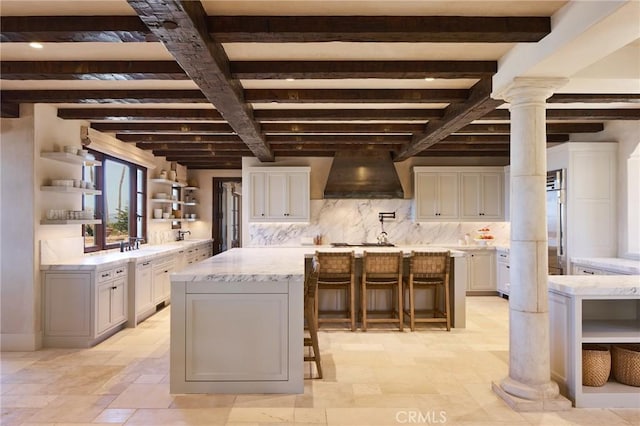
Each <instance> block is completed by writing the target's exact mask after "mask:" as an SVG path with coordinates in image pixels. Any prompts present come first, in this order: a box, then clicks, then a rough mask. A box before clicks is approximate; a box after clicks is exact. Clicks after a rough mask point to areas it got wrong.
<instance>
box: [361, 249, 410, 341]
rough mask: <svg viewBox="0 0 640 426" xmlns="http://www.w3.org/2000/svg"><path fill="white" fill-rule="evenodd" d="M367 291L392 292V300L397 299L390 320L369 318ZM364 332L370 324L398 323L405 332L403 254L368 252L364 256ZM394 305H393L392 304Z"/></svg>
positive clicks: (373, 312)
mask: <svg viewBox="0 0 640 426" xmlns="http://www.w3.org/2000/svg"><path fill="white" fill-rule="evenodd" d="M367 290H391V299H392V301H393V299H397V300H396V303H395V306H393V307H392V308H391V311H390V312H389V313H390V315H391V317H390V318H368V314H376V313H380V312H376V311H373V310H372V311H368V309H367ZM360 297H361V300H362V331H367V324H368V323H393V324H395V323H397V324H398V327H399V328H400V331H402V330H403V327H404V321H403V310H402V252H401V251H400V252H367V251H365V252H364V253H363V256H362V294H361V295H360ZM392 304H393V303H392Z"/></svg>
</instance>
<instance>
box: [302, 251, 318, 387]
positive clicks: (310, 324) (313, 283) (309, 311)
mask: <svg viewBox="0 0 640 426" xmlns="http://www.w3.org/2000/svg"><path fill="white" fill-rule="evenodd" d="M319 273H320V264H319V262H318V259H317V258H316V257H314V258H313V260H312V261H311V272H309V275H307V277H306V278H305V280H304V320H305V321H306V323H307V328H308V330H309V337H305V338H304V346H305V347H310V348H311V350H312V352H313V353H312V354H311V353H310V354H309V355H305V357H304V360H305V362H307V361H310V362H313V361H315V363H316V369H317V370H318V378H319V379H322V364H321V362H320V346H319V344H318V328H317V326H316V291H317V287H318V275H319Z"/></svg>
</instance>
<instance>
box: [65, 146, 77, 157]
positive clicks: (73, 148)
mask: <svg viewBox="0 0 640 426" xmlns="http://www.w3.org/2000/svg"><path fill="white" fill-rule="evenodd" d="M62 149H63V151H64V152H66V153H67V154H74V155H75V154H76V153H77V152H78V147H77V146H73V145H65V146H64V148H62Z"/></svg>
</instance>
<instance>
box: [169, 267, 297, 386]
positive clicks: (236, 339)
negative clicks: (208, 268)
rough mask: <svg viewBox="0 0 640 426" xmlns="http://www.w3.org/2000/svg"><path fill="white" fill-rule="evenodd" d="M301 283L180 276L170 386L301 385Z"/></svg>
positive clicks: (176, 285) (174, 300)
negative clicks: (192, 279)
mask: <svg viewBox="0 0 640 426" xmlns="http://www.w3.org/2000/svg"><path fill="white" fill-rule="evenodd" d="M212 278H214V279H215V277H212ZM302 287H303V284H302V281H301V280H297V281H296V280H279V281H259V282H245V281H239V282H217V281H206V280H204V281H196V282H186V283H184V282H182V283H181V282H173V283H172V304H174V308H173V309H174V311H173V312H172V340H171V345H172V352H171V354H172V359H171V392H172V393H302V392H303V390H304V388H303V344H302V342H303V334H302V333H303V328H302V327H303V309H302ZM177 303H180V304H181V306H180V309H179V314H177V315H174V313H175V312H176V310H175V308H176V304H177ZM174 317H175V318H176V319H175V322H174ZM174 324H175V327H174ZM174 333H178V334H179V336H176V338H175V339H174V336H173V334H174Z"/></svg>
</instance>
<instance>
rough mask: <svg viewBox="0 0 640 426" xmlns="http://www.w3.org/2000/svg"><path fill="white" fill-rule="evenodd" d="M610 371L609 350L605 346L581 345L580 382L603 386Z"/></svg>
mask: <svg viewBox="0 0 640 426" xmlns="http://www.w3.org/2000/svg"><path fill="white" fill-rule="evenodd" d="M609 373H611V352H609V348H608V347H606V346H600V345H584V346H583V347H582V384H583V385H584V386H604V384H605V383H607V380H609Z"/></svg>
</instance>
